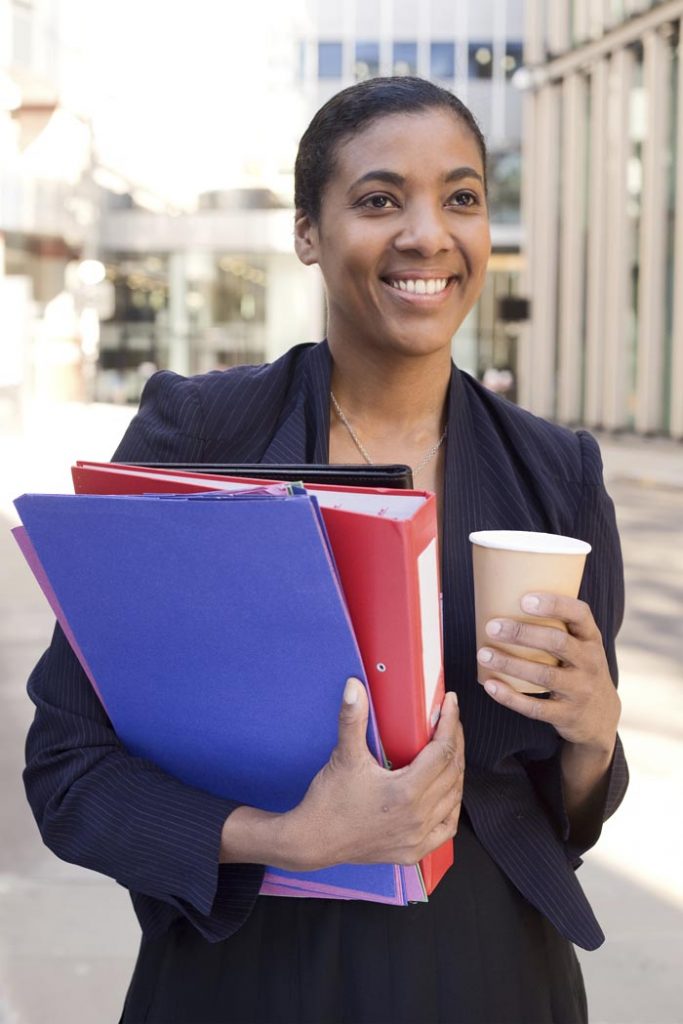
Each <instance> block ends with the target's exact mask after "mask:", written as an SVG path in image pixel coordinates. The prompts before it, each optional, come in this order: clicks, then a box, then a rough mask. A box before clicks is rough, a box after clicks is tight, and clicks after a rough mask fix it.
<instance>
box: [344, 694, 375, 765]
mask: <svg viewBox="0 0 683 1024" xmlns="http://www.w3.org/2000/svg"><path fill="white" fill-rule="evenodd" d="M368 714H369V705H368V695H367V693H366V691H365V687H364V686H363V684H362V683H361V681H360V680H359V679H354V678H353V677H351V678H350V679H347V680H346V686H345V687H344V696H343V698H342V705H341V709H340V711H339V739H338V741H337V754H338V755H341V757H342V758H344V759H346V758H349V759H355V758H358V757H361V756H363V755H365V756H367V753H368V744H367V740H366V733H367V728H368Z"/></svg>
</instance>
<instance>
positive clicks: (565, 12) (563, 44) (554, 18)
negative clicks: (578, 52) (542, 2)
mask: <svg viewBox="0 0 683 1024" xmlns="http://www.w3.org/2000/svg"><path fill="white" fill-rule="evenodd" d="M570 43H571V35H570V32H569V0H553V3H551V4H548V48H549V50H550V52H551V53H564V52H565V51H566V50H568V49H569V46H570Z"/></svg>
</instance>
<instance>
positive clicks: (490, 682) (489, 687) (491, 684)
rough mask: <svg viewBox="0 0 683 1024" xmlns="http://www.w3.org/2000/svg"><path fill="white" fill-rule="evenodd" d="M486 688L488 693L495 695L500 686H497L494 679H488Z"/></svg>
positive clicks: (485, 684)
mask: <svg viewBox="0 0 683 1024" xmlns="http://www.w3.org/2000/svg"><path fill="white" fill-rule="evenodd" d="M484 689H485V690H486V692H487V693H490V694H491V696H492V697H494V696H495V695H496V694H497V693H498V687H497V686H496V684H495V683H494V682H493V680H492V679H488V680H487V681H486V682H485V683H484Z"/></svg>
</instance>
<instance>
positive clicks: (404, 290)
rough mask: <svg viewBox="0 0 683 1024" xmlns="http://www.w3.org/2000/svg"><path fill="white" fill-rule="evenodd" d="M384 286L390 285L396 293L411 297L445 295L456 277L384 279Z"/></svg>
mask: <svg viewBox="0 0 683 1024" xmlns="http://www.w3.org/2000/svg"><path fill="white" fill-rule="evenodd" d="M381 280H382V282H383V284H386V285H389V287H390V288H392V289H393V290H394V291H397V292H400V293H401V294H402V295H406V296H408V295H410V296H420V297H421V298H422V297H427V296H437V295H443V293H444V292H446V291H447V290H448V288H449V286H450V285H451V284H452V283H453V282H454V281H456V280H457V278H456V277H454V276H453V277H414V278H411V277H383V278H382V279H381Z"/></svg>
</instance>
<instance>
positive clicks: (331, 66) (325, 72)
mask: <svg viewBox="0 0 683 1024" xmlns="http://www.w3.org/2000/svg"><path fill="white" fill-rule="evenodd" d="M341 76H342V44H341V43H318V78H341Z"/></svg>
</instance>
